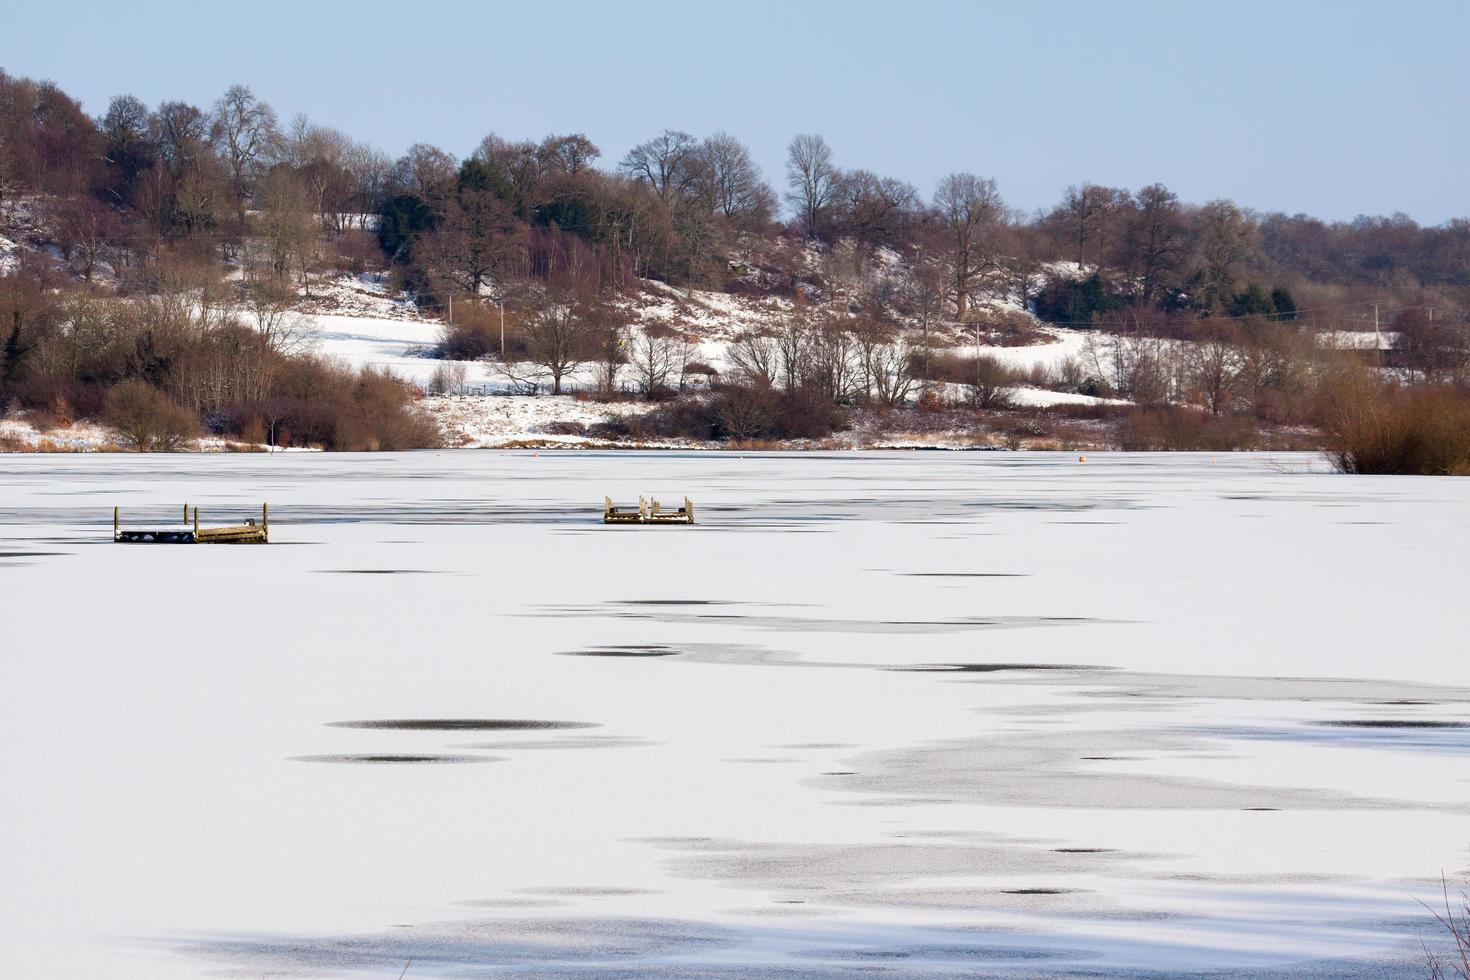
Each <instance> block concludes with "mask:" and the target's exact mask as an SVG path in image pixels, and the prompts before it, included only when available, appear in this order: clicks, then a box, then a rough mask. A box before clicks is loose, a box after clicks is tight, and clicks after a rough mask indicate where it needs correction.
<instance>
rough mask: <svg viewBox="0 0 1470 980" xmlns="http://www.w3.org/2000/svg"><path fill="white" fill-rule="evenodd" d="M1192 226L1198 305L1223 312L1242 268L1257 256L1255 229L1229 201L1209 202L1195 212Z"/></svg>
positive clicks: (1232, 294) (1257, 238)
mask: <svg viewBox="0 0 1470 980" xmlns="http://www.w3.org/2000/svg"><path fill="white" fill-rule="evenodd" d="M1193 225H1194V227H1193V233H1194V249H1195V270H1196V271H1195V279H1196V280H1197V281H1198V282H1199V285H1200V290H1201V294H1202V295H1201V302H1200V305H1201V306H1204V307H1205V308H1206V309H1223V308H1224V307H1225V305H1226V304H1227V303H1229V301H1230V300H1231V299H1232V298H1233V296H1234V294H1235V286H1236V283H1237V282H1238V281H1239V279H1240V277H1241V275H1242V274H1243V273H1244V271H1245V269H1246V267H1247V266H1248V265H1249V264H1250V263H1252V262H1253V261H1255V259H1256V258H1257V257H1258V256H1259V254H1260V250H1259V240H1260V235H1259V229H1258V228H1257V227H1256V225H1255V223H1254V222H1253V221H1252V219H1251V216H1250V215H1248V214H1247V213H1246V212H1244V211H1242V210H1241V209H1240V208H1239V207H1237V206H1236V205H1235V204H1234V203H1233V202H1231V201H1211V202H1209V203H1208V204H1206V205H1205V206H1204V207H1202V208H1200V209H1199V210H1198V211H1197V212H1196V213H1195V215H1194V220H1193Z"/></svg>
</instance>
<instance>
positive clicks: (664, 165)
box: [619, 129, 699, 202]
mask: <svg viewBox="0 0 1470 980" xmlns="http://www.w3.org/2000/svg"><path fill="white" fill-rule="evenodd" d="M698 159H699V143H698V142H697V141H696V140H695V139H694V137H693V136H690V135H689V134H688V133H685V132H682V131H680V130H677V129H666V130H664V131H663V132H662V133H659V134H658V135H657V136H655V137H654V138H653V139H651V140H645V141H644V142H642V143H639V144H638V145H637V146H635V147H633V149H631V150H629V151H628V155H627V156H625V157H623V162H622V163H621V164H619V166H620V167H621V168H622V170H623V172H624V173H626V174H628V175H629V176H630V177H632V178H633V179H635V180H639V181H642V182H643V183H645V184H647V185H648V186H649V187H651V188H653V192H654V193H655V194H657V195H658V197H659V200H661V201H665V202H668V201H670V200H671V199H672V198H674V197H675V196H677V195H679V194H682V193H683V192H684V191H685V189H686V188H688V186H689V184H690V182H691V181H692V180H693V179H694V175H695V172H696V164H697V163H698Z"/></svg>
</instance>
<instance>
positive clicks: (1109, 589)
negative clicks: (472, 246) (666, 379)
mask: <svg viewBox="0 0 1470 980" xmlns="http://www.w3.org/2000/svg"><path fill="white" fill-rule="evenodd" d="M639 493H644V494H649V493H652V494H654V495H656V496H659V497H660V498H661V499H663V500H664V501H665V502H666V503H668V502H673V501H675V500H678V499H679V498H681V497H682V496H683V495H684V494H688V495H689V496H690V497H692V498H693V499H694V501H695V503H696V505H697V515H698V517H699V518H700V521H701V523H700V524H698V525H696V526H694V527H690V528H679V527H666V528H650V529H637V528H619V527H612V528H605V527H603V526H602V524H601V523H600V517H601V501H602V498H603V496H604V494H609V495H611V496H612V497H613V498H614V499H615V500H623V501H626V500H632V499H634V498H636V497H637V495H638V494H639ZM262 500H268V501H269V502H270V504H271V511H272V526H271V537H272V541H273V544H272V545H271V546H269V547H263V548H262V547H253V548H252V547H239V548H228V547H163V546H131V547H121V546H114V545H112V544H111V543H110V533H111V517H112V512H111V508H112V506H113V505H114V504H120V505H121V506H122V507H123V515H124V523H125V524H128V523H130V524H140V523H155V522H158V523H161V522H166V521H170V520H177V518H178V514H179V511H180V509H181V507H182V505H183V503H184V502H185V501H187V502H188V503H190V504H196V505H198V506H199V507H200V509H201V516H202V520H203V522H204V523H205V524H210V523H216V524H218V523H233V522H234V521H235V520H236V519H238V518H243V517H247V516H250V515H251V514H252V512H258V507H259V504H260V502H261V501H262ZM1467 545H1470V480H1454V479H1433V478H1370V477H1344V476H1336V475H1331V474H1329V473H1327V472H1326V467H1325V465H1324V464H1323V463H1322V462H1321V461H1320V460H1318V459H1314V458H1312V457H1309V456H1260V455H1228V456H1208V455H1169V454H1155V455H1122V454H1099V455H1089V457H1088V459H1087V462H1086V463H1079V462H1078V459H1077V457H1076V456H1069V455H1062V454H1056V455H1052V454H1040V453H1015V454H940V453H906V454H905V453H894V454H858V453H841V454H828V455H823V454H791V455H760V454H750V455H745V456H737V455H734V454H713V453H688V454H678V453H667V454H644V453H543V454H541V455H539V456H538V455H533V454H530V453H521V454H514V453H474V452H444V453H422V454H402V455H391V454H383V455H361V456H357V455H341V456H329V455H323V456H316V455H310V456H308V455H301V454H291V455H277V456H264V455H239V456H232V455H217V456H168V457H158V456H132V455H96V456H30V457H21V456H0V615H3V622H0V649H3V661H0V664H3V674H0V726H3V734H4V738H5V744H6V746H7V751H6V752H5V753H4V755H3V757H0V778H3V785H4V787H5V790H6V805H5V808H4V809H5V814H4V822H3V828H4V832H3V834H0V922H3V926H0V962H3V963H4V967H3V972H4V973H6V974H7V975H15V976H26V977H42V976H45V977H53V976H54V977H80V976H106V977H139V978H142V977H147V978H160V977H162V978H167V977H195V976H226V977H234V976H239V977H260V976H278V975H284V976H338V975H342V976H376V977H390V978H391V977H396V976H398V974H399V971H400V970H402V969H403V967H404V965H405V963H406V962H407V961H408V960H410V959H412V961H413V963H412V966H411V967H410V968H409V972H408V977H409V978H412V977H415V976H486V975H489V976H502V975H504V976H608V975H627V976H647V975H658V976H679V977H685V976H690V977H694V976H698V977H708V976H730V977H734V976H749V975H753V974H758V975H774V976H790V977H831V976H847V975H859V974H860V975H862V976H871V975H873V974H874V973H877V974H878V975H896V976H907V975H923V976H946V975H966V976H974V975H986V974H989V973H992V972H994V973H1001V974H1004V973H1008V972H1009V973H1016V974H1038V973H1040V974H1045V975H1048V976H1065V975H1070V974H1074V973H1075V974H1087V975H1095V974H1117V975H1128V976H1136V975H1140V974H1147V973H1150V972H1154V971H1156V972H1157V973H1159V974H1167V975H1177V974H1180V973H1188V972H1193V971H1200V972H1203V971H1211V972H1212V975H1219V974H1222V973H1223V974H1232V973H1238V974H1240V975H1258V974H1260V973H1262V972H1265V973H1270V974H1273V975H1282V974H1287V975H1290V974H1300V975H1314V976H1343V975H1355V974H1356V975H1362V976H1383V975H1392V974H1402V975H1404V976H1421V975H1423V969H1422V964H1421V962H1420V958H1421V956H1422V948H1421V943H1424V942H1427V943H1430V944H1431V945H1433V944H1436V943H1439V942H1440V939H1441V937H1440V936H1439V934H1438V933H1437V931H1436V929H1437V927H1436V926H1434V925H1433V923H1432V920H1431V919H1430V917H1429V915H1428V913H1427V912H1426V911H1425V910H1424V909H1423V908H1422V907H1421V906H1420V905H1419V904H1418V901H1419V900H1421V899H1422V900H1424V901H1431V902H1432V901H1434V900H1436V899H1437V898H1438V897H1439V887H1440V886H1439V880H1440V874H1441V872H1443V873H1444V874H1446V875H1447V876H1448V877H1449V880H1450V882H1451V885H1452V887H1457V886H1458V885H1462V884H1463V883H1465V882H1466V880H1467V863H1470V782H1467V780H1470V766H1467V756H1470V668H1467V663H1466V659H1465V656H1464V649H1465V641H1464V632H1465V618H1464V613H1465V590H1466V585H1467V575H1466V566H1465V561H1466V553H1467Z"/></svg>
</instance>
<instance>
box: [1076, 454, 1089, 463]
mask: <svg viewBox="0 0 1470 980" xmlns="http://www.w3.org/2000/svg"><path fill="white" fill-rule="evenodd" d="M1077 462H1079V463H1085V462H1087V457H1086V456H1078V457H1077Z"/></svg>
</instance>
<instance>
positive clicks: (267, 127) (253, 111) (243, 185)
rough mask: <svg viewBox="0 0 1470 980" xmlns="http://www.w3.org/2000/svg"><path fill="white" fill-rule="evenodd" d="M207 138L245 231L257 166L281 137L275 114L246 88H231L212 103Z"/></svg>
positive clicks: (241, 226) (272, 151) (275, 148)
mask: <svg viewBox="0 0 1470 980" xmlns="http://www.w3.org/2000/svg"><path fill="white" fill-rule="evenodd" d="M210 120H211V125H210V138H211V140H212V141H213V142H214V144H215V146H216V147H218V149H219V151H220V154H221V155H222V156H223V157H224V159H225V162H226V164H227V165H228V166H229V170H230V186H231V190H232V192H233V195H234V199H235V213H236V216H237V218H238V219H239V224H240V230H241V231H244V230H245V202H246V200H247V199H249V197H250V194H251V191H252V189H253V187H254V181H255V177H256V173H257V171H258V169H259V167H260V165H261V164H262V163H264V162H266V161H268V160H270V159H271V157H272V156H273V155H274V154H275V153H276V151H277V149H278V148H279V146H280V141H281V134H280V130H279V128H278V126H277V124H276V113H275V110H274V109H272V108H271V107H270V106H269V105H267V104H266V103H264V102H262V101H260V100H259V99H257V98H256V97H255V94H254V93H253V92H251V91H250V87H249V86H247V85H231V86H230V88H229V89H228V90H227V91H226V92H225V94H224V95H222V96H220V98H219V100H218V101H216V102H215V104H214V112H213V114H212V115H211V117H210Z"/></svg>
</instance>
